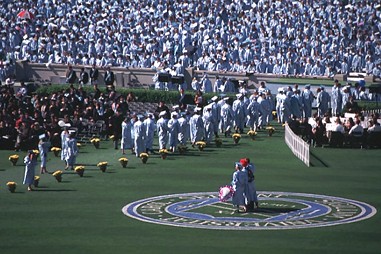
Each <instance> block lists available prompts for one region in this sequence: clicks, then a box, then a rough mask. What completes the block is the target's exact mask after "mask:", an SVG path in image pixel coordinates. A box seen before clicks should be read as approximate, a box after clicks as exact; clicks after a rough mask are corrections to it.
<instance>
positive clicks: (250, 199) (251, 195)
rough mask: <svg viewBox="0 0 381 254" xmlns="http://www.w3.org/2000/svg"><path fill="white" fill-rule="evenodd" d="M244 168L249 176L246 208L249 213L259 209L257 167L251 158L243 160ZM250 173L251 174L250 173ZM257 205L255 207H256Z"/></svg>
mask: <svg viewBox="0 0 381 254" xmlns="http://www.w3.org/2000/svg"><path fill="white" fill-rule="evenodd" d="M240 163H241V164H242V166H243V169H242V171H244V172H246V173H247V174H248V179H247V180H248V185H247V192H246V208H247V210H248V211H253V210H254V208H255V207H256V208H259V202H258V195H257V189H256V187H255V176H254V175H255V169H256V168H255V166H254V164H252V163H250V159H249V158H243V159H241V160H240ZM249 171H250V172H249ZM254 205H255V206H254Z"/></svg>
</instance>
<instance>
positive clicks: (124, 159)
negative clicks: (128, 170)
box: [119, 157, 128, 168]
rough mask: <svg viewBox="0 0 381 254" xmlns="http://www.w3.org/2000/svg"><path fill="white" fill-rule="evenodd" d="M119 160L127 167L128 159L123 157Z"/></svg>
mask: <svg viewBox="0 0 381 254" xmlns="http://www.w3.org/2000/svg"><path fill="white" fill-rule="evenodd" d="M119 162H120V164H121V165H122V167H124V168H125V167H127V163H128V159H127V158H124V157H123V158H120V159H119Z"/></svg>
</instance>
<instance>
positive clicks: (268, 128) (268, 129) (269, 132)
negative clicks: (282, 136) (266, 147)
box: [266, 126, 275, 137]
mask: <svg viewBox="0 0 381 254" xmlns="http://www.w3.org/2000/svg"><path fill="white" fill-rule="evenodd" d="M266 130H267V133H268V135H269V137H271V136H272V135H273V133H274V132H275V128H274V127H272V126H267V127H266Z"/></svg>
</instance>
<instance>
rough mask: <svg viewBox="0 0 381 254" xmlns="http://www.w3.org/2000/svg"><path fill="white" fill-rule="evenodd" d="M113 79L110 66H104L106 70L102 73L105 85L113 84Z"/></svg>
mask: <svg viewBox="0 0 381 254" xmlns="http://www.w3.org/2000/svg"><path fill="white" fill-rule="evenodd" d="M114 81H115V75H114V72H113V71H112V70H111V68H110V66H108V67H107V68H106V72H105V74H104V82H105V85H106V86H113V85H114Z"/></svg>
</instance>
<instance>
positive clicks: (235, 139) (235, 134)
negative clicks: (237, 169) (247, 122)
mask: <svg viewBox="0 0 381 254" xmlns="http://www.w3.org/2000/svg"><path fill="white" fill-rule="evenodd" d="M232 138H233V140H234V144H238V142H239V140H240V139H241V134H239V133H234V134H233V135H232Z"/></svg>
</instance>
